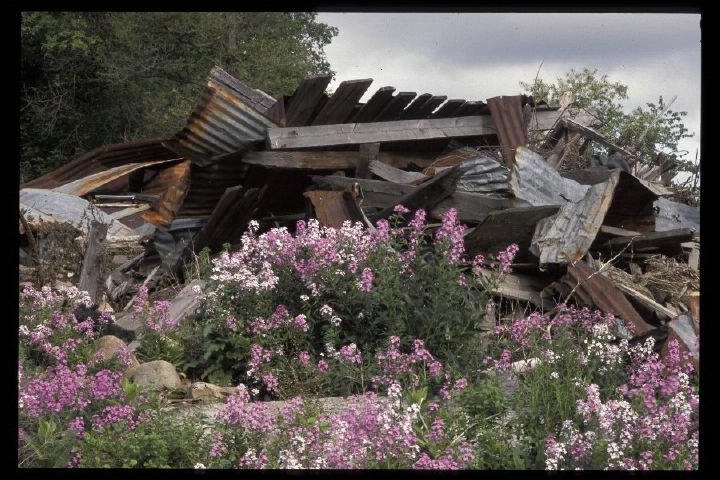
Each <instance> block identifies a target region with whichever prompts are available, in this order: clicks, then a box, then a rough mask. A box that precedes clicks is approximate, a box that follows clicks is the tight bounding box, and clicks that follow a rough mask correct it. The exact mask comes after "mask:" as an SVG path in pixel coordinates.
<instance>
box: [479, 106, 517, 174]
mask: <svg viewBox="0 0 720 480" xmlns="http://www.w3.org/2000/svg"><path fill="white" fill-rule="evenodd" d="M487 104H488V107H489V108H490V115H491V116H492V119H493V123H494V124H495V127H496V128H497V136H498V140H499V141H500V148H501V151H502V156H503V159H504V160H505V165H507V167H508V168H512V167H513V164H514V163H515V149H516V148H517V147H521V146H525V145H527V131H526V127H525V120H524V116H523V111H522V96H521V95H515V96H511V97H503V96H500V97H493V98H489V99H488V101H487Z"/></svg>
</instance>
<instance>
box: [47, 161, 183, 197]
mask: <svg viewBox="0 0 720 480" xmlns="http://www.w3.org/2000/svg"><path fill="white" fill-rule="evenodd" d="M172 161H177V159H170V160H154V161H150V162H143V163H129V164H127V165H120V166H118V167H113V168H110V169H109V170H105V171H102V172H97V173H92V174H90V175H87V176H85V177H83V178H79V179H77V180H74V181H72V182H69V183H66V184H64V185H60V186H58V187H55V188H53V189H51V190H53V191H54V192H60V193H67V194H70V195H77V196H78V197H84V196H85V195H87V194H88V193H90V192H92V191H93V190H96V189H98V188H100V187H102V186H103V185H107V184H108V183H110V182H113V181H114V180H117V179H118V178H121V177H124V176H126V175H129V174H130V173H132V172H134V171H136V170H139V169H141V168H146V167H149V166H151V165H157V164H159V163H166V162H172Z"/></svg>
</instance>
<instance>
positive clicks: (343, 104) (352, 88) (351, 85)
mask: <svg viewBox="0 0 720 480" xmlns="http://www.w3.org/2000/svg"><path fill="white" fill-rule="evenodd" d="M372 82H373V80H372V78H365V79H362V80H347V81H344V82H342V83H341V84H340V85H339V86H338V88H337V89H336V90H335V93H333V94H332V96H331V97H330V99H329V100H328V102H327V103H326V104H325V106H324V107H323V109H322V110H320V112H318V114H317V115H316V116H315V118H314V119H313V120H312V122H311V125H327V124H329V123H344V122H345V120H346V119H347V118H348V117H349V116H350V113H351V112H352V110H353V108H354V107H355V105H356V104H357V103H358V101H359V100H360V98H362V96H363V95H364V94H365V91H367V89H368V87H369V86H370V84H371V83H372Z"/></svg>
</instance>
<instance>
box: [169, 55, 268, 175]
mask: <svg viewBox="0 0 720 480" xmlns="http://www.w3.org/2000/svg"><path fill="white" fill-rule="evenodd" d="M221 72H222V70H219V69H214V70H212V71H211V72H210V77H209V79H208V84H207V87H206V88H205V91H204V93H203V95H202V98H201V100H200V104H199V105H198V106H197V107H196V108H195V111H194V112H193V113H192V115H190V118H189V119H188V122H187V125H186V126H185V128H183V129H182V130H181V131H180V132H178V133H177V134H176V135H175V136H174V137H173V138H172V139H170V140H168V141H167V142H166V143H165V146H167V148H169V149H171V150H173V151H175V152H178V154H180V155H183V156H185V157H187V158H188V159H190V160H191V161H192V162H193V163H195V164H197V165H200V166H206V165H210V164H212V163H213V162H215V161H216V160H217V157H222V156H223V155H228V154H232V153H236V152H239V151H243V150H247V149H248V148H250V147H252V146H253V145H257V144H262V143H263V142H264V141H265V131H266V129H267V128H268V127H277V124H275V123H274V122H273V121H271V120H270V119H268V118H267V117H265V116H264V115H263V114H261V113H260V112H258V110H256V108H255V107H254V105H248V104H247V103H246V99H247V95H243V94H241V93H240V91H239V87H238V85H242V83H241V82H239V81H238V80H236V79H234V78H233V77H231V76H229V75H227V74H224V72H222V73H221ZM243 87H244V89H247V90H252V89H250V88H249V87H246V86H244V85H243Z"/></svg>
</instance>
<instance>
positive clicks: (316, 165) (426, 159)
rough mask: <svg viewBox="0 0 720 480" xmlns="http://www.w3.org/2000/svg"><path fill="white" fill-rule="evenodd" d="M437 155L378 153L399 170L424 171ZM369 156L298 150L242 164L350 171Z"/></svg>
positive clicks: (251, 156)
mask: <svg viewBox="0 0 720 480" xmlns="http://www.w3.org/2000/svg"><path fill="white" fill-rule="evenodd" d="M435 156H436V153H434V152H379V153H378V155H377V159H378V160H379V161H380V162H383V163H385V164H387V165H390V166H393V167H396V168H407V167H408V165H409V164H411V163H412V164H415V165H417V166H419V167H421V168H425V167H427V166H429V165H430V164H432V162H433V160H434V159H435ZM366 157H367V154H366V153H361V152H359V151H358V152H353V151H333V150H316V151H310V150H307V151H305V150H303V151H301V150H298V151H290V152H288V151H279V150H274V151H257V152H248V153H246V154H245V155H244V156H242V157H241V158H240V161H241V162H243V163H246V164H248V165H258V166H261V167H266V168H283V169H308V170H349V169H354V168H356V167H357V163H358V161H360V160H361V159H362V158H366Z"/></svg>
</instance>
